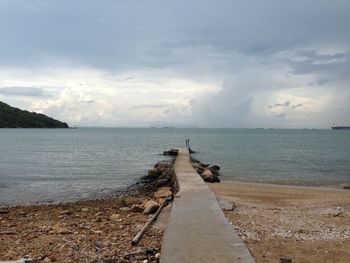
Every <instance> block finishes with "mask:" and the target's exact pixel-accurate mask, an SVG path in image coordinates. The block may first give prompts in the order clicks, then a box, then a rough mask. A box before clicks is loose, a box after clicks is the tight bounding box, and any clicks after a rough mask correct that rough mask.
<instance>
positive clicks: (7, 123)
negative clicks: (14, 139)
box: [0, 101, 68, 128]
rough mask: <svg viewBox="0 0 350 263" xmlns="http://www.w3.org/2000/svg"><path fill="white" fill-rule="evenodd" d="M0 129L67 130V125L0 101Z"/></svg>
mask: <svg viewBox="0 0 350 263" xmlns="http://www.w3.org/2000/svg"><path fill="white" fill-rule="evenodd" d="M0 128H68V124H67V123H64V122H60V121H58V120H55V119H52V118H50V117H47V116H46V115H44V114H39V113H35V112H29V111H26V110H21V109H18V108H14V107H11V106H10V105H7V104H6V103H3V102H1V101H0Z"/></svg>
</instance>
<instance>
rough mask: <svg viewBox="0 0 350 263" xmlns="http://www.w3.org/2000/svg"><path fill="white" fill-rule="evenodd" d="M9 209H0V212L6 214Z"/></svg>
mask: <svg viewBox="0 0 350 263" xmlns="http://www.w3.org/2000/svg"><path fill="white" fill-rule="evenodd" d="M8 213H10V211H9V210H8V209H0V214H8Z"/></svg>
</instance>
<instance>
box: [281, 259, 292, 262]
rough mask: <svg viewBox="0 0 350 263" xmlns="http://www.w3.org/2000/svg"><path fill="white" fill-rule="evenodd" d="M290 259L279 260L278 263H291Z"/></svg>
mask: <svg viewBox="0 0 350 263" xmlns="http://www.w3.org/2000/svg"><path fill="white" fill-rule="evenodd" d="M292 262H293V261H292V259H290V258H280V263H292Z"/></svg>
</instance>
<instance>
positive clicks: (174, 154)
mask: <svg viewBox="0 0 350 263" xmlns="http://www.w3.org/2000/svg"><path fill="white" fill-rule="evenodd" d="M178 152H179V150H178V149H171V150H170V151H164V152H163V155H170V156H177V153H178Z"/></svg>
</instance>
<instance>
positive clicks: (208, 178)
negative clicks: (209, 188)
mask: <svg viewBox="0 0 350 263" xmlns="http://www.w3.org/2000/svg"><path fill="white" fill-rule="evenodd" d="M201 177H202V178H203V180H204V181H205V182H209V183H215V182H220V179H219V178H218V177H217V176H215V175H214V174H213V173H212V172H211V171H210V170H209V169H206V170H205V171H204V172H203V173H202V174H201Z"/></svg>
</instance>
